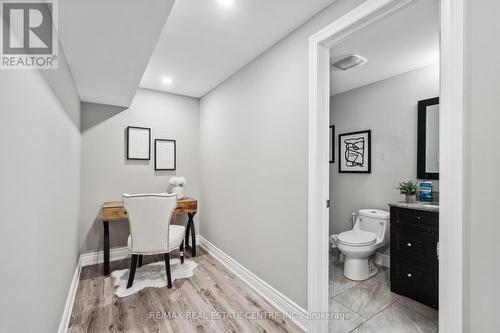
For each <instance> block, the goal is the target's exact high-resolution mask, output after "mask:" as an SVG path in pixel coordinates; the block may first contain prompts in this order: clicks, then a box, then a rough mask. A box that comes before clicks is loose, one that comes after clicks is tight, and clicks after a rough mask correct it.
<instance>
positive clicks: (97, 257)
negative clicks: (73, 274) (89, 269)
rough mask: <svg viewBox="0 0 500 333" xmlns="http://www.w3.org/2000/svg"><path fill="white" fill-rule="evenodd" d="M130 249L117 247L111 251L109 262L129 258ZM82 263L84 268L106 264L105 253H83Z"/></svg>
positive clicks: (81, 256)
mask: <svg viewBox="0 0 500 333" xmlns="http://www.w3.org/2000/svg"><path fill="white" fill-rule="evenodd" d="M129 255H130V254H129V252H128V248H127V247H126V246H123V247H115V248H113V249H111V250H110V251H109V261H115V260H122V259H125V258H128V257H129ZM80 262H81V264H82V267H85V266H90V265H95V264H102V263H103V262H104V251H102V250H101V251H98V252H90V253H83V254H81V255H80Z"/></svg>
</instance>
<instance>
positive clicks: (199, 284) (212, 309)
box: [68, 248, 300, 333]
mask: <svg viewBox="0 0 500 333" xmlns="http://www.w3.org/2000/svg"><path fill="white" fill-rule="evenodd" d="M198 254H199V255H198V256H197V257H195V258H194V259H193V260H195V261H196V262H197V263H198V265H199V266H198V267H197V268H196V269H195V272H194V276H193V277H192V278H188V279H181V280H176V281H174V287H173V288H172V289H168V288H166V287H165V288H146V289H143V290H141V291H140V292H138V293H136V294H134V295H131V296H128V297H124V298H118V297H116V296H115V294H114V286H113V279H112V278H111V277H109V276H108V277H104V276H102V274H101V270H102V265H94V266H88V267H84V268H83V269H82V272H81V275H80V283H79V286H78V290H77V293H76V299H75V304H74V306H73V312H72V314H71V320H70V324H69V329H68V332H70V333H76V332H79V333H80V332H85V333H91V332H98V333H102V332H158V333H160V332H175V333H181V332H210V333H212V332H238V333H239V332H300V330H299V329H298V328H297V327H296V326H294V325H293V323H291V322H290V321H288V320H284V319H282V318H276V317H275V316H272V315H270V316H269V317H270V318H265V319H249V318H248V316H247V318H226V319H213V315H214V314H216V316H217V315H221V316H226V314H227V313H231V314H235V313H237V312H245V313H246V312H250V313H251V315H252V316H254V314H256V313H262V312H263V311H264V312H269V313H270V312H272V313H274V312H275V311H276V310H275V309H274V308H273V307H272V306H271V305H270V304H269V303H268V302H266V301H265V300H264V299H263V298H262V297H260V296H259V295H257V294H256V293H255V292H254V291H253V290H252V289H251V288H250V287H248V286H247V285H246V284H245V283H244V282H243V281H241V280H240V279H239V278H237V277H236V276H235V275H234V274H232V273H231V272H229V271H228V270H227V269H226V268H225V267H224V266H222V265H221V264H220V263H219V262H218V261H217V260H216V259H215V258H213V257H212V256H210V255H209V254H207V252H206V251H204V250H202V249H201V248H200V249H199V250H198ZM176 255H177V254H176V253H173V256H172V258H174V257H176ZM160 260H162V258H161V257H159V256H149V257H148V256H145V257H144V264H147V263H150V262H154V261H160ZM129 263H130V261H129V259H125V260H120V261H114V262H111V271H113V270H116V269H124V268H128V267H129ZM167 313H170V314H171V315H172V314H174V315H176V316H178V315H181V316H182V318H175V319H172V318H170V319H169V318H167V316H166V315H165V314H167ZM188 315H190V316H191V318H186V317H187V316H188ZM156 316H159V317H156Z"/></svg>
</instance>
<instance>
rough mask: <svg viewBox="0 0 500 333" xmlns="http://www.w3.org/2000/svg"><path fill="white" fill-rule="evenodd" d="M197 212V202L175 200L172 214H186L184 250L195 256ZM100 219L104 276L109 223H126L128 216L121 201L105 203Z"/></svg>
mask: <svg viewBox="0 0 500 333" xmlns="http://www.w3.org/2000/svg"><path fill="white" fill-rule="evenodd" d="M197 211H198V201H196V199H193V198H187V197H185V198H182V199H181V200H177V207H176V208H175V210H174V214H187V215H188V224H187V227H186V238H185V241H184V246H185V248H186V249H187V250H188V251H190V252H191V255H192V256H193V257H195V256H196V233H195V230H194V221H193V218H194V215H195V214H196V212H197ZM101 219H102V224H103V227H104V274H105V275H108V274H109V222H120V221H127V220H128V216H127V212H126V211H125V207H124V206H123V201H114V202H105V203H104V204H103V205H102V209H101ZM190 234H191V243H192V245H191V246H190V245H189V235H190Z"/></svg>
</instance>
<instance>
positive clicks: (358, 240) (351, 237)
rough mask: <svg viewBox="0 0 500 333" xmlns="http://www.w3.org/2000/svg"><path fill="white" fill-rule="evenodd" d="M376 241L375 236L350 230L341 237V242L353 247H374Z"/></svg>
mask: <svg viewBox="0 0 500 333" xmlns="http://www.w3.org/2000/svg"><path fill="white" fill-rule="evenodd" d="M376 240H377V236H376V235H375V234H373V233H371V232H367V231H362V230H349V231H346V232H343V233H341V234H340V235H339V242H341V243H344V244H346V245H352V246H366V245H372V244H374V243H375V241H376Z"/></svg>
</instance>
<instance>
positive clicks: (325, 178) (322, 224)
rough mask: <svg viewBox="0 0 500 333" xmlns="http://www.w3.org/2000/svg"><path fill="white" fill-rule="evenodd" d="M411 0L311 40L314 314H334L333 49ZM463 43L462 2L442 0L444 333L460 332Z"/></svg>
mask: <svg viewBox="0 0 500 333" xmlns="http://www.w3.org/2000/svg"><path fill="white" fill-rule="evenodd" d="M412 1H415V0H367V1H366V2H364V3H363V4H361V5H360V6H358V7H356V8H355V9H353V10H352V11H350V12H349V13H347V14H346V15H344V16H343V17H341V18H339V19H338V20H336V21H335V22H333V23H332V24H330V25H329V26H327V27H325V28H323V29H322V30H320V31H318V32H317V33H315V34H314V35H312V36H311V37H310V38H309V117H308V120H309V142H308V148H309V153H308V155H309V156H308V272H307V309H308V311H309V312H310V313H311V312H312V313H315V312H328V244H329V241H328V236H329V235H328V218H329V217H328V208H327V207H326V201H327V199H328V197H329V162H328V160H329V158H328V157H329V153H328V149H329V145H328V136H329V124H330V111H329V95H330V94H329V91H330V89H329V86H330V82H329V68H330V64H329V49H330V48H331V47H332V46H333V45H335V44H336V43H338V42H339V41H340V40H342V39H343V38H345V37H346V36H348V35H349V34H351V33H352V32H354V31H356V30H359V29H361V28H363V27H365V26H366V25H368V24H370V23H372V22H374V21H376V20H378V19H380V18H382V17H384V16H386V15H388V14H390V13H392V12H394V11H396V10H398V9H400V8H402V7H403V6H406V5H408V4H409V3H411V2H412ZM463 39H464V32H463V0H441V93H440V104H441V105H440V117H441V121H440V146H441V147H440V151H441V156H440V157H441V160H440V166H441V176H440V178H441V179H440V189H441V193H440V244H441V245H440V267H439V270H440V275H439V279H440V280H439V287H440V313H439V331H440V332H445V333H447V332H450V333H451V332H453V333H459V332H462V293H463V286H462V274H463V272H462V260H463V248H462V247H463V245H462V225H463V218H464V217H463V212H462V207H463V205H462V204H463V163H464V161H463V148H464V143H463V103H464V102H463V47H464V45H463ZM457 208H458V209H457ZM444 281H446V283H444ZM327 330H328V322H327V321H320V320H315V321H311V322H310V327H309V331H310V332H326V331H327Z"/></svg>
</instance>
